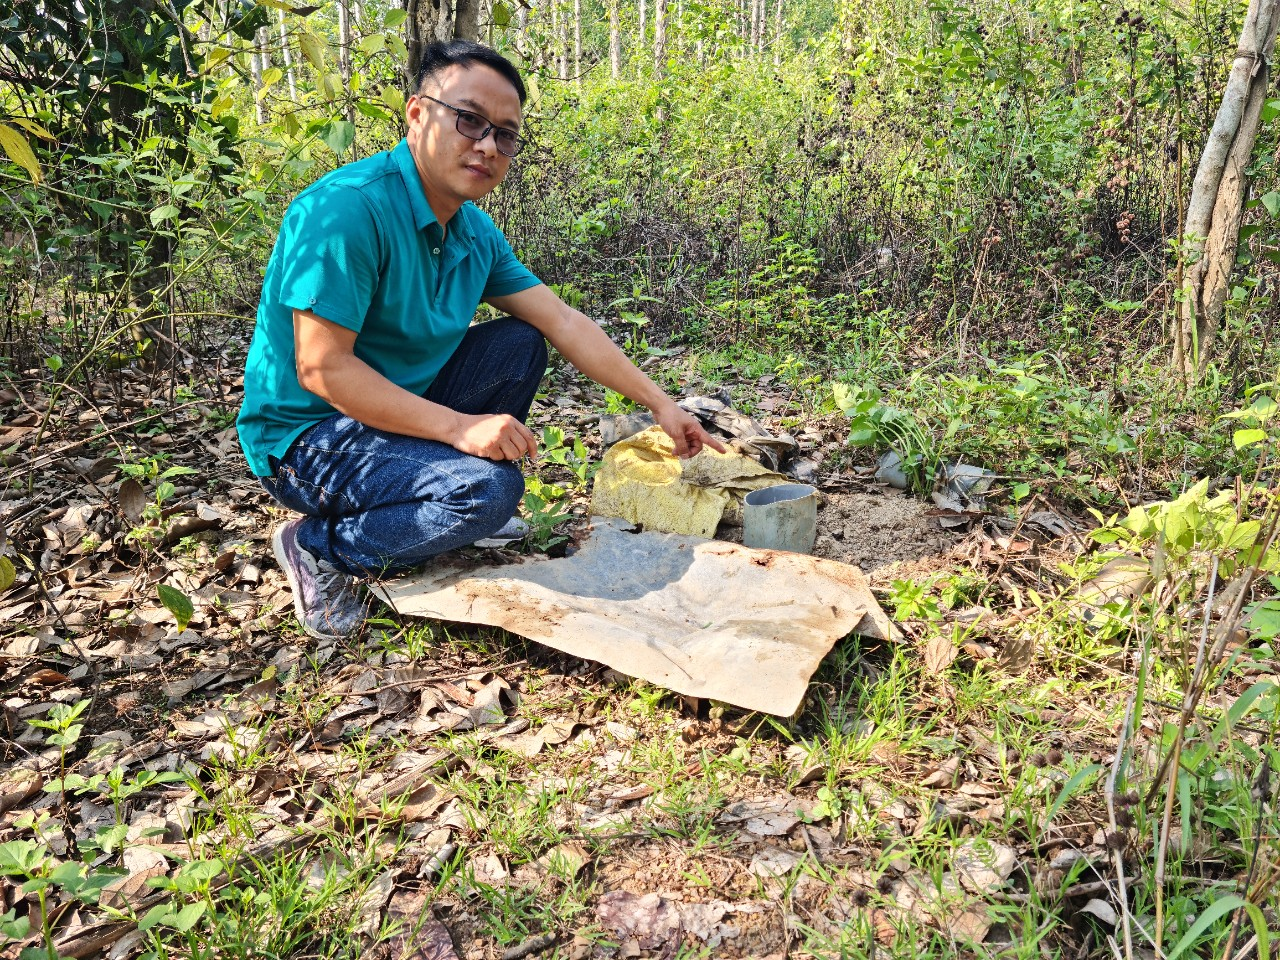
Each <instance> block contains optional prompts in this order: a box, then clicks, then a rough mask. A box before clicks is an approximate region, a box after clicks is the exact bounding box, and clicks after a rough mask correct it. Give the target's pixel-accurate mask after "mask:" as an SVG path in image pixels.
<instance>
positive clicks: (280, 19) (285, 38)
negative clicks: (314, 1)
mask: <svg viewBox="0 0 1280 960" xmlns="http://www.w3.org/2000/svg"><path fill="white" fill-rule="evenodd" d="M276 14H277V20H276V22H277V23H278V24H279V26H280V55H281V57H282V58H283V59H284V73H285V76H286V77H288V79H289V99H290V100H291V101H292V102H293V103H297V102H298V81H297V80H296V79H295V78H294V75H293V51H292V50H290V49H289V34H288V33H287V32H286V31H285V28H284V11H283V10H277V11H276Z"/></svg>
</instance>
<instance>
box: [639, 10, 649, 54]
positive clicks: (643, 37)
mask: <svg viewBox="0 0 1280 960" xmlns="http://www.w3.org/2000/svg"><path fill="white" fill-rule="evenodd" d="M648 6H649V5H648V3H646V2H645V0H640V25H639V27H638V28H637V38H638V39H637V40H636V50H639V51H641V54H640V56H638V57H636V63H637V64H639V63H640V62H641V61H642V59H643V57H644V54H643V51H644V48H645V47H647V46H648V45H649V35H648V32H647V31H646V29H645V28H646V26H647V24H646V23H645V14H646V13H648Z"/></svg>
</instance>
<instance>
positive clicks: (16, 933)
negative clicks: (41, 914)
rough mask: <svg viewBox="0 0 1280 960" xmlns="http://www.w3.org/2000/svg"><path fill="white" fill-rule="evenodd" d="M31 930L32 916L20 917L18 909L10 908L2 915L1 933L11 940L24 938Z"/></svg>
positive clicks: (0, 922) (0, 919)
mask: <svg viewBox="0 0 1280 960" xmlns="http://www.w3.org/2000/svg"><path fill="white" fill-rule="evenodd" d="M30 930H31V918H30V917H29V916H28V917H19V916H18V914H17V911H16V910H10V911H9V912H8V913H6V914H5V915H4V916H2V917H0V935H3V936H6V937H8V938H9V939H10V940H24V939H26V936H27V933H28V932H29V931H30Z"/></svg>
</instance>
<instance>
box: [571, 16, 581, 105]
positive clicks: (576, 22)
mask: <svg viewBox="0 0 1280 960" xmlns="http://www.w3.org/2000/svg"><path fill="white" fill-rule="evenodd" d="M573 77H574V82H575V83H576V84H577V85H578V86H579V87H581V86H582V0H573Z"/></svg>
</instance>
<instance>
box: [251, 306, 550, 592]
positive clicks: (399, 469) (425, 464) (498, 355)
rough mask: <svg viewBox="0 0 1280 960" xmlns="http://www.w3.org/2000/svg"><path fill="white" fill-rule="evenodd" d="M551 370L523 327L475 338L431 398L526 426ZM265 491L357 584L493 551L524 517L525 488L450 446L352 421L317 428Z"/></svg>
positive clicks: (492, 328)
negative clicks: (456, 554)
mask: <svg viewBox="0 0 1280 960" xmlns="http://www.w3.org/2000/svg"><path fill="white" fill-rule="evenodd" d="M546 366H547V345H546V341H544V340H543V339H542V334H540V333H539V332H538V331H537V330H535V329H534V328H533V327H531V326H529V324H527V323H525V322H524V321H523V320H517V319H515V318H514V317H502V318H500V319H497V320H490V321H489V322H487V323H481V324H477V325H475V326H473V327H471V328H470V329H468V330H467V333H466V336H465V337H464V338H463V340H462V343H461V345H460V346H459V347H458V349H457V350H456V351H455V352H454V355H453V356H452V357H451V358H450V359H449V362H448V363H447V364H445V366H444V369H442V370H441V371H440V374H439V376H437V377H436V379H435V381H434V382H433V383H432V384H431V386H430V387H429V388H428V389H427V392H426V393H425V394H424V396H425V397H426V398H427V399H428V400H432V401H434V402H436V403H439V404H441V405H443V406H446V407H449V408H450V409H453V410H456V411H458V412H459V413H468V414H479V413H505V414H510V415H511V416H513V417H518V418H519V419H520V420H524V419H525V418H527V417H528V415H529V407H530V405H531V404H532V403H533V397H534V394H535V393H536V392H537V389H538V383H539V381H541V379H542V375H543V373H544V372H545V370H546ZM262 485H263V486H264V487H266V489H267V492H268V493H270V494H271V496H273V497H274V498H275V499H276V500H278V501H279V502H280V503H281V504H283V505H284V506H286V507H288V508H289V509H290V510H296V511H298V512H299V513H301V514H304V515H305V516H306V519H305V520H304V521H303V522H302V524H301V526H300V527H299V529H298V543H299V544H300V545H301V546H302V548H303V549H305V550H307V551H308V552H310V553H311V554H312V555H313V556H315V557H318V558H320V559H323V560H327V561H329V562H330V563H331V564H333V565H334V566H335V567H337V568H338V569H340V570H345V571H346V572H347V573H351V574H355V575H357V576H361V575H365V576H377V575H380V574H383V573H388V572H392V571H396V570H403V569H406V568H408V567H413V566H416V565H418V564H420V563H422V562H423V561H425V560H427V559H428V558H430V557H433V556H435V555H436V554H438V553H443V552H444V551H446V550H452V549H453V548H455V547H461V546H465V545H466V544H469V543H474V542H475V541H476V540H480V539H483V538H484V537H487V536H489V535H490V534H492V533H494V532H496V531H497V530H499V529H501V528H502V526H503V524H505V523H506V522H507V521H508V520H510V519H511V517H512V516H513V515H514V514H515V511H516V508H517V507H518V506H519V504H520V499H521V497H522V496H523V494H524V476H523V475H522V474H521V473H520V469H519V467H517V466H516V464H515V463H513V462H510V461H502V462H496V463H495V462H494V461H492V460H486V459H484V458H481V457H473V456H471V455H470V454H466V453H462V452H461V451H459V450H455V449H454V448H453V447H451V446H449V445H448V444H447V443H440V442H438V441H435V440H420V439H418V438H416V437H406V436H402V435H400V434H397V433H388V432H386V431H384V430H375V429H373V428H372V427H367V426H365V425H364V424H363V423H359V422H358V421H356V420H352V419H351V418H350V417H348V416H344V415H342V414H334V415H333V416H332V417H329V418H328V419H327V420H322V421H321V422H320V423H318V424H316V425H315V426H314V427H311V428H310V429H308V430H307V431H306V433H303V434H302V435H301V436H299V437H298V439H297V440H295V441H294V442H293V444H292V446H290V447H289V450H288V452H286V453H285V455H284V457H283V459H281V460H280V462H279V464H278V465H277V466H276V473H275V476H274V477H263V478H262Z"/></svg>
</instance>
